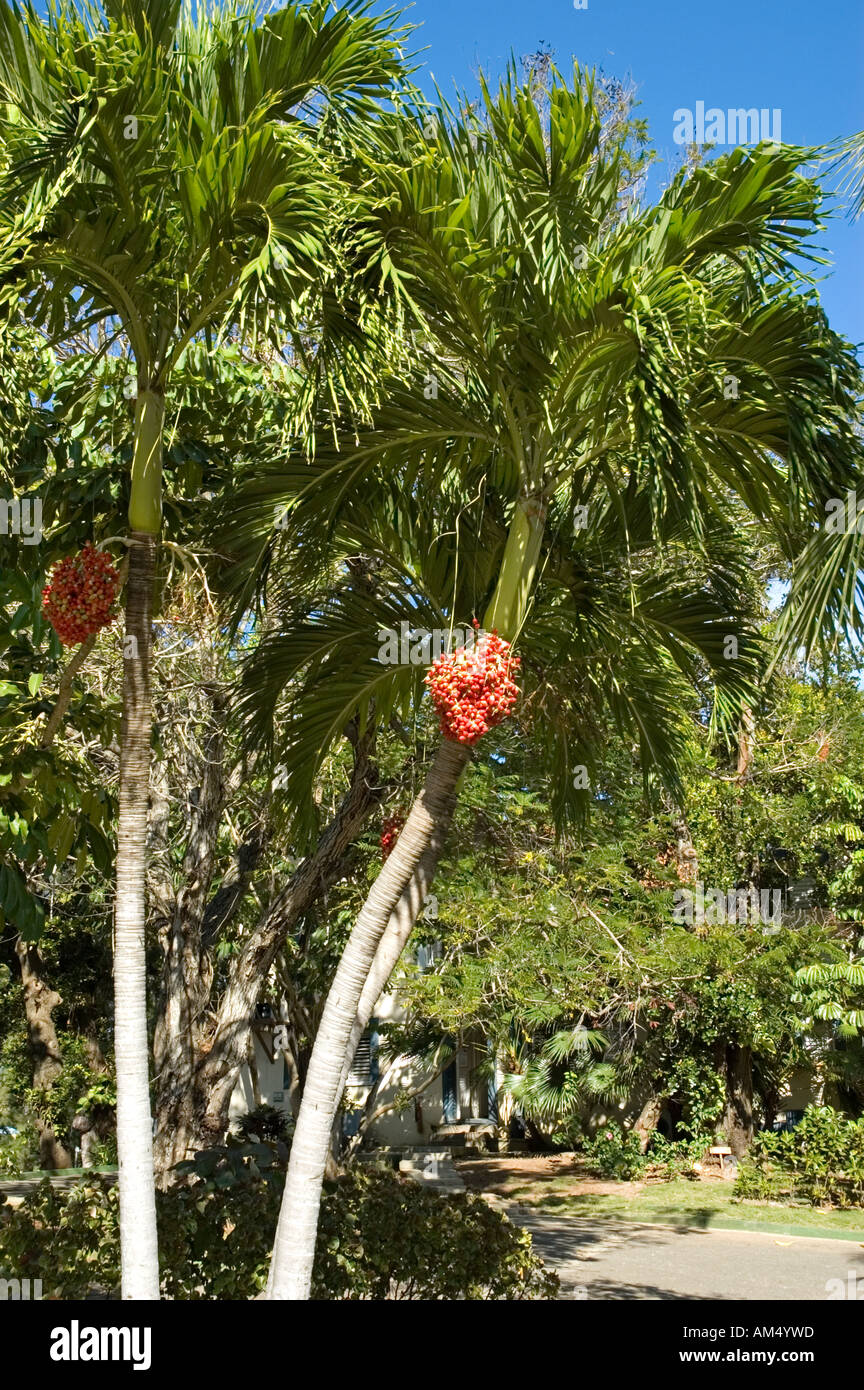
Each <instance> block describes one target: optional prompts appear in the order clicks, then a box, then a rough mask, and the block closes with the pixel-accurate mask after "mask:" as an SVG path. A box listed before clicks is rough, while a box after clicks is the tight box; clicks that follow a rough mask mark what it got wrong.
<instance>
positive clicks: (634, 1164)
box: [584, 1122, 648, 1182]
mask: <svg viewBox="0 0 864 1390" xmlns="http://www.w3.org/2000/svg"><path fill="white" fill-rule="evenodd" d="M584 1152H585V1155H586V1157H587V1159H588V1162H589V1163H590V1164H591V1166H592V1167H593V1168H596V1170H597V1172H598V1173H599V1174H600V1175H601V1177H604V1178H620V1179H621V1180H622V1181H624V1182H630V1181H632V1180H633V1179H634V1178H640V1177H642V1175H643V1174H644V1172H645V1169H646V1168H647V1166H648V1160H647V1159H646V1157H645V1155H644V1154H643V1153H642V1152H641V1150H640V1147H639V1135H638V1134H634V1132H633V1131H632V1130H626V1129H624V1128H623V1126H622V1125H619V1124H617V1123H615V1122H610V1123H609V1124H605V1125H604V1126H603V1128H602V1129H601V1130H599V1132H598V1133H597V1134H595V1135H594V1137H593V1138H592V1139H589V1140H588V1141H587V1142H586V1143H585V1146H584Z"/></svg>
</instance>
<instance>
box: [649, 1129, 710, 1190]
mask: <svg viewBox="0 0 864 1390" xmlns="http://www.w3.org/2000/svg"><path fill="white" fill-rule="evenodd" d="M711 1143H713V1139H712V1138H711V1136H709V1135H704V1134H702V1135H698V1136H697V1137H696V1138H693V1139H667V1138H666V1136H665V1134H660V1133H659V1132H658V1131H656V1130H655V1132H654V1133H653V1134H652V1135H651V1139H650V1141H649V1144H648V1149H647V1152H646V1161H647V1163H648V1166H649V1171H650V1174H651V1176H652V1177H655V1178H664V1179H665V1180H666V1181H667V1182H672V1181H674V1180H675V1178H696V1177H697V1174H696V1173H695V1172H694V1171H693V1165H694V1164H695V1163H698V1162H699V1160H700V1159H701V1158H703V1157H704V1155H705V1150H706V1149H707V1148H708V1147H709V1145H710V1144H711Z"/></svg>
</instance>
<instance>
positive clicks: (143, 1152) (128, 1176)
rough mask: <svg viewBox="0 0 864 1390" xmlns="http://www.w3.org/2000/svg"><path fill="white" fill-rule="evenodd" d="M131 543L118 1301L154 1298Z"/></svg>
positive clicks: (143, 729) (118, 926)
mask: <svg viewBox="0 0 864 1390" xmlns="http://www.w3.org/2000/svg"><path fill="white" fill-rule="evenodd" d="M131 541H132V545H131V553H130V556H129V578H128V581H127V588H126V641H125V645H124V660H123V723H122V729H121V736H120V787H119V814H118V822H117V890H116V899H115V919H114V1050H115V1056H116V1063H117V1155H118V1163H119V1177H118V1188H119V1197H120V1246H121V1273H122V1297H123V1298H124V1299H148V1300H152V1299H158V1297H159V1252H158V1245H157V1237H156V1197H155V1188H154V1181H153V1132H152V1122H151V1115H150V1088H149V1067H148V1063H149V1047H148V1041H147V973H146V946H145V929H146V901H145V897H146V894H145V882H146V868H147V864H146V852H147V810H148V797H149V771H150V735H151V726H152V714H151V708H150V644H151V626H152V616H153V584H154V578H155V553H156V538H155V536H154V535H152V534H150V533H149V532H142V531H133V532H132V536H131Z"/></svg>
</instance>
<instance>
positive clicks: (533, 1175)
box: [457, 1155, 864, 1244]
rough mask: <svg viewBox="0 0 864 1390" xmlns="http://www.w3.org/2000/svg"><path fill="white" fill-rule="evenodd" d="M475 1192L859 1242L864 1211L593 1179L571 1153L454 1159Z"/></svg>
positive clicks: (724, 1188)
mask: <svg viewBox="0 0 864 1390" xmlns="http://www.w3.org/2000/svg"><path fill="white" fill-rule="evenodd" d="M457 1167H458V1169H459V1172H460V1173H461V1174H462V1177H463V1178H464V1180H465V1183H466V1185H467V1186H468V1187H469V1188H470V1189H471V1190H472V1191H475V1192H482V1191H485V1192H493V1193H496V1194H497V1195H498V1196H501V1197H505V1198H506V1199H507V1201H508V1202H514V1203H516V1202H518V1203H521V1204H522V1205H523V1206H526V1207H531V1208H532V1210H535V1211H542V1212H546V1213H548V1215H550V1216H553V1215H554V1216H583V1217H592V1218H593V1217H602V1216H610V1217H616V1218H618V1219H619V1220H625V1221H647V1222H650V1223H652V1224H660V1225H663V1226H697V1227H701V1228H703V1229H705V1228H715V1229H718V1230H727V1231H728V1230H738V1231H765V1232H766V1234H773V1235H787V1234H794V1235H810V1236H833V1237H839V1238H841V1239H846V1240H858V1241H860V1242H861V1243H862V1244H864V1209H862V1208H860V1207H859V1208H856V1209H854V1210H852V1211H823V1210H821V1209H819V1208H816V1207H809V1206H800V1207H799V1206H795V1207H790V1206H783V1205H781V1204H779V1203H774V1202H750V1201H741V1200H740V1199H738V1198H735V1197H733V1195H732V1187H733V1184H732V1183H731V1182H727V1181H723V1180H721V1179H717V1178H703V1179H701V1180H696V1181H691V1180H690V1179H688V1178H679V1179H677V1180H675V1181H673V1182H611V1181H604V1180H598V1179H597V1178H594V1177H592V1176H591V1175H590V1174H589V1173H588V1171H587V1170H586V1169H585V1168H584V1166H583V1165H581V1164H580V1163H579V1161H578V1159H576V1158H574V1157H573V1156H572V1155H561V1156H560V1157H559V1156H555V1157H553V1158H530V1159H529V1158H524V1159H522V1158H520V1159H506V1158H503V1159H478V1160H476V1161H473V1160H468V1161H459V1162H458V1164H457Z"/></svg>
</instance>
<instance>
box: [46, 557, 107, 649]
mask: <svg viewBox="0 0 864 1390" xmlns="http://www.w3.org/2000/svg"><path fill="white" fill-rule="evenodd" d="M119 583H120V576H119V574H118V573H117V571H116V569H115V568H114V566H113V564H112V563H111V557H110V555H106V553H105V551H104V550H97V549H96V547H95V546H94V545H92V544H91V542H90V541H87V543H86V545H85V546H84V549H83V550H82V551H81V552H80V553H79V554H78V555H67V556H66V557H65V559H63V560H58V561H57V564H56V565H55V566H54V568H53V569H52V571H51V573H50V575H49V577H48V583H47V584H46V585H45V588H44V589H43V590H42V611H43V613H44V614H45V616H46V618H47V619H48V621H49V622H50V624H51V626H52V627H53V629H54V631H55V632H56V633H57V636H58V637H59V638H60V641H61V642H62V643H63V645H64V646H66V647H71V646H74V645H75V644H76V643H77V642H84V641H86V639H87V638H88V637H90V636H91V634H92V633H94V632H98V631H99V629H100V628H103V627H107V626H108V624H109V623H110V622H111V620H112V615H111V609H112V607H113V604H114V600H115V598H116V597H117V589H118V587H119Z"/></svg>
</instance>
